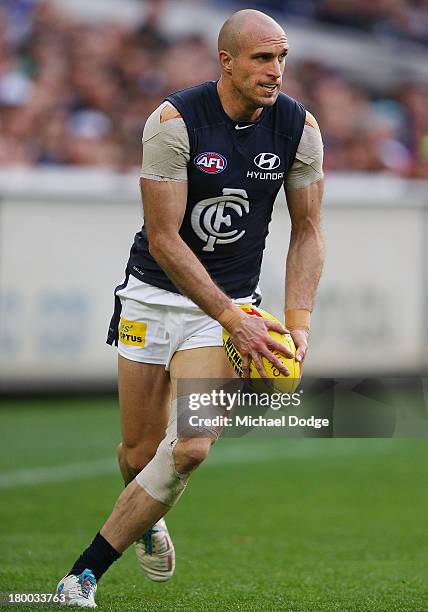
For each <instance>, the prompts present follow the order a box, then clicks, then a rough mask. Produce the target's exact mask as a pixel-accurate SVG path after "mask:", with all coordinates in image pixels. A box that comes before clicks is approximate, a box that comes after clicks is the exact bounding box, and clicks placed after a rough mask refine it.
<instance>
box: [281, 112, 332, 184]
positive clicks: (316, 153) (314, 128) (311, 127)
mask: <svg viewBox="0 0 428 612" xmlns="http://www.w3.org/2000/svg"><path fill="white" fill-rule="evenodd" d="M322 163H323V143H322V138H321V132H320V129H319V127H318V124H317V122H316V120H315V118H314V117H313V116H312V115H311V114H310V113H308V112H307V111H306V121H305V126H304V128H303V133H302V137H301V139H300V143H299V146H298V147H297V152H296V158H295V160H294V163H293V165H292V166H291V168H290V170H289V171H288V173H287V176H286V177H285V189H286V190H288V191H292V190H294V189H303V188H304V187H308V186H309V185H311V184H312V183H316V182H317V181H319V180H320V179H321V178H322V177H323V176H324V172H323V169H322Z"/></svg>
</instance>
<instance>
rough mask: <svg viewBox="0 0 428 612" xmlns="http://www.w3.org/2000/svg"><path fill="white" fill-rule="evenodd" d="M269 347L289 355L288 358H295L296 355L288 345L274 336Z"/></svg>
mask: <svg viewBox="0 0 428 612" xmlns="http://www.w3.org/2000/svg"><path fill="white" fill-rule="evenodd" d="M269 348H270V350H271V351H278V353H282V354H283V355H285V356H286V357H288V359H293V357H294V353H293V352H292V351H290V349H289V348H288V347H286V346H285V345H284V344H281V342H277V341H276V340H274V339H273V338H272V341H271V342H269Z"/></svg>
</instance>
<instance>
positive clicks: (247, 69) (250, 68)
mask: <svg viewBox="0 0 428 612" xmlns="http://www.w3.org/2000/svg"><path fill="white" fill-rule="evenodd" d="M287 53H288V43H287V37H286V36H285V34H284V33H283V32H282V34H281V33H280V32H278V33H276V34H274V35H270V36H269V35H267V36H263V37H259V40H256V41H254V40H253V41H252V40H248V42H246V43H245V44H241V45H240V48H239V50H238V53H237V55H235V56H234V57H233V59H232V73H231V78H232V84H233V86H234V88H235V90H236V91H237V93H238V95H240V96H241V98H242V101H243V102H244V103H245V104H246V105H248V106H249V107H254V108H260V107H266V106H272V105H273V104H274V103H275V101H276V99H277V97H278V94H279V91H280V89H281V81H282V75H283V72H284V68H285V57H286V55H287Z"/></svg>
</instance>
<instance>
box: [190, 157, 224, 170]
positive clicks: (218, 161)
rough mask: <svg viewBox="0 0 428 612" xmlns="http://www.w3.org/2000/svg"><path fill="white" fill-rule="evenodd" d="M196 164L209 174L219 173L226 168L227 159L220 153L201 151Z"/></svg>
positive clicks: (195, 160) (195, 161)
mask: <svg viewBox="0 0 428 612" xmlns="http://www.w3.org/2000/svg"><path fill="white" fill-rule="evenodd" d="M194 164H195V166H196V167H197V168H199V170H202V172H206V173H207V174H219V173H220V172H223V170H225V169H226V166H227V159H226V158H225V157H223V155H220V153H213V152H205V153H199V155H197V156H196V157H195V159H194Z"/></svg>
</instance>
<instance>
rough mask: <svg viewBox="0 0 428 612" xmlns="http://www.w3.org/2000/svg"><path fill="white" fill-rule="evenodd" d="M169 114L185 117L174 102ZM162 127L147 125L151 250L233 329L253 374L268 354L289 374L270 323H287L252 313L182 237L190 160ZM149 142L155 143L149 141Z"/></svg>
mask: <svg viewBox="0 0 428 612" xmlns="http://www.w3.org/2000/svg"><path fill="white" fill-rule="evenodd" d="M174 113H175V114H174ZM165 116H166V117H168V116H171V119H172V118H174V119H178V118H180V115H178V113H177V111H176V110H175V109H172V111H171V109H170V108H168V109H167V111H166V113H165V115H163V114H160V119H159V120H160V122H163V120H164V117H165ZM151 121H152V119H151ZM167 122H169V120H168V119H166V120H165V123H167ZM146 127H147V126H146ZM150 130H151V131H150ZM172 131H173V130H172V129H171V132H172ZM156 132H157V128H156V126H155V128H154V130H153V125H152V124H151V125H150V126H148V129H147V131H146V130H145V135H144V136H143V159H144V161H143V173H142V178H141V179H140V186H141V195H142V199H143V207H144V225H145V228H146V232H147V239H148V243H149V252H150V254H151V255H152V257H153V258H154V259H155V260H156V261H157V263H158V264H159V265H160V266H161V268H162V269H163V270H164V271H165V273H166V274H167V275H168V277H169V278H170V279H171V281H172V282H173V283H174V284H175V285H176V287H178V288H179V289H180V290H181V291H182V292H183V294H184V295H186V296H188V297H189V298H190V299H191V300H192V301H193V302H194V303H195V304H197V305H198V306H199V307H200V308H201V309H202V310H203V311H204V312H206V313H207V314H208V315H209V316H210V317H212V318H213V319H216V320H217V321H219V323H220V324H221V325H222V326H223V327H225V328H226V329H227V330H228V331H229V333H230V334H231V336H232V339H233V340H234V342H235V344H236V346H237V348H238V350H239V351H240V352H241V354H242V357H243V370H244V375H245V376H248V375H249V365H250V360H251V359H253V360H254V363H255V365H256V367H257V369H258V370H259V372H260V373H261V374H262V375H264V376H266V373H265V371H264V369H263V365H262V361H261V356H262V355H263V356H265V357H267V358H268V359H269V361H271V362H272V363H273V364H274V365H275V366H276V367H278V368H279V369H280V371H282V372H284V374H287V373H288V371H287V370H286V368H285V367H284V366H283V364H282V363H281V362H280V361H279V359H278V358H277V357H275V355H274V354H273V352H272V351H274V350H279V351H280V352H283V353H285V354H287V353H288V351H287V349H285V347H284V346H283V345H282V344H280V343H278V342H276V341H275V340H273V339H272V338H271V336H269V334H268V332H267V330H268V329H275V330H276V331H279V332H280V333H284V328H283V327H282V326H280V325H279V324H277V323H275V322H274V321H267V320H266V319H261V318H259V317H251V316H249V315H246V314H245V313H244V312H243V311H242V310H241V309H240V308H239V307H238V306H236V304H234V303H233V302H232V300H231V299H230V298H229V297H228V296H227V295H226V294H225V293H224V292H223V291H222V290H221V289H220V288H219V287H218V286H217V285H216V284H215V282H214V281H213V280H212V278H211V277H210V275H209V273H208V272H207V270H206V269H205V267H204V266H203V265H202V263H201V262H200V261H199V259H198V258H197V257H196V255H195V254H194V253H193V251H192V250H191V249H190V248H189V246H188V245H187V244H186V243H185V242H184V241H183V239H182V238H181V236H180V234H179V230H180V227H181V224H182V221H183V217H184V213H185V210H186V204H187V181H185V180H177V178H176V177H180V176H182V175H181V169H180V168H177V163H178V164H180V163H184V164H185V166H186V163H187V162H186V161H185V160H184V162H183V161H182V160H181V161H179V162H177V150H176V143H177V139H175V138H174V137H173V135H172V134H171V143H170V145H169V144H168V137H169V136H168V132H166V126H163V127H162V129H161V130H159V132H161V133H162V137H159V138H157V133H156ZM147 135H149V138H147ZM145 138H146V140H145ZM156 139H157V140H158V141H159V146H160V154H159V155H160V158H161V159H162V160H165V159H171V167H172V169H171V171H169V170H168V169H166V167H165V162H164V161H162V164H161V165H162V170H159V167H160V165H159V164H156V163H155V161H154V160H152V157H153V156H155V157H156V155H157V151H156ZM149 143H150V146H147V144H149ZM183 159H184V157H183ZM167 165H168V164H167ZM174 166H175V167H174ZM151 175H152V178H150V176H151ZM287 356H291V355H287Z"/></svg>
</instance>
